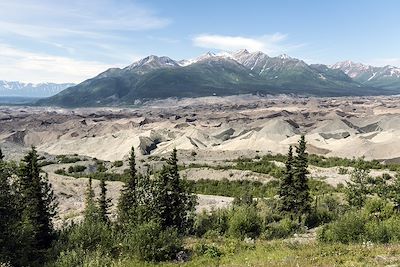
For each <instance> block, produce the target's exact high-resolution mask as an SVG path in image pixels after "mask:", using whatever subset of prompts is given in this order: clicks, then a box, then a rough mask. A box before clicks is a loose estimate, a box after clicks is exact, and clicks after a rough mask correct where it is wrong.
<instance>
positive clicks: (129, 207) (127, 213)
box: [118, 147, 138, 223]
mask: <svg viewBox="0 0 400 267" xmlns="http://www.w3.org/2000/svg"><path fill="white" fill-rule="evenodd" d="M137 180H138V176H137V171H136V159H135V149H134V148H133V147H132V148H131V153H130V156H129V178H128V181H127V182H126V183H125V185H124V187H123V189H122V193H121V196H120V199H119V203H118V218H119V220H120V221H121V222H123V223H124V222H129V221H133V220H134V219H135V218H134V217H135V215H134V214H135V211H136V208H137V204H138V203H137V202H138V201H137V197H138V194H137V184H138V181H137Z"/></svg>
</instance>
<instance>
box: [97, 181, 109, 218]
mask: <svg viewBox="0 0 400 267" xmlns="http://www.w3.org/2000/svg"><path fill="white" fill-rule="evenodd" d="M110 202H111V200H110V199H109V198H107V187H106V182H105V180H104V178H102V179H101V180H100V197H99V199H98V209H99V219H100V220H101V221H102V222H104V223H108V222H109V219H108V214H109V212H108V209H109V208H110Z"/></svg>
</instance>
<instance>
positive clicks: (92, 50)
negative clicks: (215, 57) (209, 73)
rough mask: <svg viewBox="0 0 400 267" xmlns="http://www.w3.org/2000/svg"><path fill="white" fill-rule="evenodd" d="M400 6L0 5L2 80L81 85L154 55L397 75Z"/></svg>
mask: <svg viewBox="0 0 400 267" xmlns="http://www.w3.org/2000/svg"><path fill="white" fill-rule="evenodd" d="M399 12H400V1H397V0H384V1H378V0H376V1H369V0H346V1H345V0H335V1H333V0H332V1H323V0H319V1H317V0H302V1H301V0H274V1H272V0H271V1H266V0H264V1H262V0H253V1H251V0H247V1H239V0H236V1H234V0H213V1H211V0H201V1H200V0H199V1H194V0H191V1H189V0H146V1H145V0H141V1H140V0H136V1H135V0H85V1H82V0H67V1H65V0H13V1H11V0H10V1H7V0H0V80H19V81H25V82H46V81H48V82H80V81H82V80H84V79H87V78H90V77H92V76H94V75H96V74H97V73H99V72H101V71H103V70H105V69H107V68H109V67H123V66H126V65H128V64H130V63H132V62H133V61H135V60H137V59H139V58H141V57H144V56H147V55H149V54H156V55H167V56H170V57H171V58H173V59H183V58H193V57H196V56H198V55H199V54H202V53H205V52H207V51H215V52H217V51H220V50H237V49H240V48H247V49H249V50H252V51H256V50H261V51H263V52H265V53H267V54H268V55H271V56H276V55H279V54H282V53H286V54H289V55H290V56H292V57H297V58H300V59H303V60H305V61H306V62H308V63H316V62H318V63H325V64H332V63H335V62H337V61H342V60H347V59H351V60H353V61H357V62H362V63H366V64H373V65H379V66H381V65H387V64H390V65H395V66H400V25H399V24H400V19H399V18H400V17H399V15H398V14H399Z"/></svg>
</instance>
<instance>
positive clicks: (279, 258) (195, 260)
mask: <svg viewBox="0 0 400 267" xmlns="http://www.w3.org/2000/svg"><path fill="white" fill-rule="evenodd" d="M196 242H204V241H199V240H197V241H196ZM206 242H209V243H210V244H211V245H212V246H214V247H216V248H217V249H220V250H221V252H222V255H221V256H220V257H218V256H217V257H213V256H212V254H211V255H210V254H205V255H193V256H192V258H191V260H190V261H189V262H186V263H160V264H151V263H143V262H136V261H130V260H123V261H121V262H120V263H117V264H116V265H115V266H121V267H135V266H187V267H197V266H221V267H222V266H226V267H228V266H235V267H236V266H271V267H275V266H276V267H278V266H279V267H281V266H282V267H283V266H293V267H295V266H302V267H308V266H310V267H311V266H387V265H395V264H399V263H400V256H399V255H400V245H389V246H388V245H362V244H358V245H343V244H324V245H321V244H319V243H317V242H311V243H307V244H301V243H296V242H294V243H290V242H286V241H263V240H261V241H257V242H256V243H255V245H246V244H243V243H244V242H241V243H238V241H232V240H230V239H224V240H222V241H217V242H215V241H206ZM395 266H396V265H395Z"/></svg>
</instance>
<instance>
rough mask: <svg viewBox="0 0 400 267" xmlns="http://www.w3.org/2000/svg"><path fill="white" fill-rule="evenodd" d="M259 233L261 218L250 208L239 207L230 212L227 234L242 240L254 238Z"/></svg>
mask: <svg viewBox="0 0 400 267" xmlns="http://www.w3.org/2000/svg"><path fill="white" fill-rule="evenodd" d="M260 232H261V218H260V217H259V216H258V214H257V211H256V209H255V208H254V207H252V206H241V207H238V208H235V209H234V210H233V211H232V215H231V218H230V220H229V234H230V235H231V236H232V237H236V238H241V239H244V238H245V237H250V238H256V237H258V236H259V235H260Z"/></svg>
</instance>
